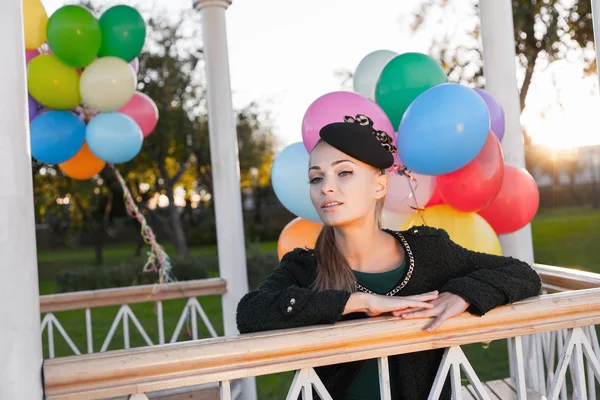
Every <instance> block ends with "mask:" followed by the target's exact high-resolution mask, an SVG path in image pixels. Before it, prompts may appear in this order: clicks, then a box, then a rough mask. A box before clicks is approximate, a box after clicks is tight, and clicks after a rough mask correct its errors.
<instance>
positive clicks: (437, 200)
mask: <svg viewBox="0 0 600 400" xmlns="http://www.w3.org/2000/svg"><path fill="white" fill-rule="evenodd" d="M436 180H437V179H436ZM438 204H446V203H444V199H442V195H441V194H440V189H439V188H438V186H437V183H436V185H435V188H434V189H433V194H432V195H431V198H430V199H429V202H428V203H427V204H425V208H427V207H431V206H437V205H438Z"/></svg>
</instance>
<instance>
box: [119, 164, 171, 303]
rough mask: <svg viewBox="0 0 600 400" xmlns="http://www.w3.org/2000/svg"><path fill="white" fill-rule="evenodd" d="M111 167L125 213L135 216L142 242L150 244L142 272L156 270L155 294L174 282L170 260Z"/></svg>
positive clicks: (122, 180)
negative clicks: (121, 189) (123, 203)
mask: <svg viewBox="0 0 600 400" xmlns="http://www.w3.org/2000/svg"><path fill="white" fill-rule="evenodd" d="M110 166H111V168H112V169H113V170H114V172H115V175H116V177H117V179H118V180H119V183H120V184H121V187H122V188H123V199H124V200H125V208H126V210H127V214H129V216H130V217H131V218H135V219H136V220H137V221H138V222H139V223H140V226H141V235H142V237H143V239H144V242H145V243H147V244H149V245H150V251H149V252H148V253H147V254H148V260H147V261H146V264H145V265H144V268H143V271H144V272H156V273H158V277H159V281H158V283H157V284H156V285H155V286H154V289H153V291H152V294H153V295H154V294H157V293H158V292H160V290H161V287H162V286H163V285H164V286H165V290H166V289H168V285H169V282H175V278H174V276H173V274H172V267H171V261H170V259H169V256H168V255H167V253H166V252H165V249H164V248H163V247H162V246H161V245H160V244H158V242H157V241H156V236H155V235H154V232H153V231H152V228H151V227H150V226H149V225H148V223H147V221H146V217H144V214H142V212H140V209H139V208H138V206H137V204H136V202H135V201H134V200H133V196H132V195H131V192H130V191H129V188H128V187H127V184H126V183H125V179H123V177H122V176H121V174H120V173H119V171H118V170H117V169H116V168H115V166H114V165H112V164H110Z"/></svg>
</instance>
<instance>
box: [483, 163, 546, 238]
mask: <svg viewBox="0 0 600 400" xmlns="http://www.w3.org/2000/svg"><path fill="white" fill-rule="evenodd" d="M539 205H540V192H539V190H538V187H537V184H536V183H535V180H534V179H533V177H532V176H531V175H530V174H529V172H527V170H526V169H524V168H517V167H513V166H512V165H507V164H505V165H504V180H503V181H502V188H501V189H500V192H499V193H498V195H497V196H496V198H495V199H494V200H493V201H492V202H491V203H490V205H489V206H487V207H486V208H484V209H483V210H481V211H479V215H481V216H482V217H483V218H484V219H485V220H486V221H487V222H488V223H489V224H490V225H491V226H492V228H494V231H496V233H497V234H498V235H503V234H506V233H511V232H515V231H518V230H519V229H521V228H522V227H524V226H525V225H527V224H528V223H530V222H531V220H532V219H533V217H535V213H536V212H537V210H538V207H539Z"/></svg>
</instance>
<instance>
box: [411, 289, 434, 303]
mask: <svg viewBox="0 0 600 400" xmlns="http://www.w3.org/2000/svg"><path fill="white" fill-rule="evenodd" d="M406 298H408V299H411V300H418V301H431V300H435V299H437V298H438V292H437V290H436V291H434V292H429V293H423V294H418V295H415V296H407V297H406Z"/></svg>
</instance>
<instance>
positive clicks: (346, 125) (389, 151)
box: [319, 115, 397, 169]
mask: <svg viewBox="0 0 600 400" xmlns="http://www.w3.org/2000/svg"><path fill="white" fill-rule="evenodd" d="M345 121H346V122H333V123H330V124H328V125H325V126H324V127H323V128H321V131H320V132H319V136H320V137H321V139H322V140H323V141H324V142H326V143H328V144H329V145H331V146H332V147H335V148H336V149H338V150H339V151H341V152H342V153H345V154H348V155H349V156H350V157H353V158H355V159H357V160H359V161H362V162H364V163H365V164H369V165H371V166H373V167H375V168H379V169H387V168H389V167H391V166H392V165H393V164H394V156H393V153H395V152H396V151H397V150H396V148H395V147H394V146H393V145H392V138H391V137H390V136H389V135H388V134H387V133H385V132H383V131H377V130H374V129H373V122H372V121H371V119H370V118H368V117H365V116H363V115H357V116H356V119H354V118H352V117H346V118H345Z"/></svg>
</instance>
